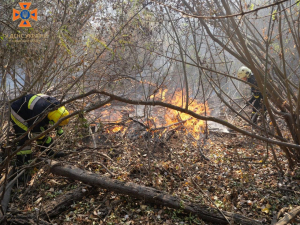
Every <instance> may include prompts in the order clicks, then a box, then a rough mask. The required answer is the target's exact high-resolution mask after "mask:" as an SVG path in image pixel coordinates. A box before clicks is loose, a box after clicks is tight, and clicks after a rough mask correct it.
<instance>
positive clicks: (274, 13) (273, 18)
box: [272, 9, 277, 20]
mask: <svg viewBox="0 0 300 225" xmlns="http://www.w3.org/2000/svg"><path fill="white" fill-rule="evenodd" d="M276 16H277V10H276V9H275V10H274V11H273V13H272V20H276Z"/></svg>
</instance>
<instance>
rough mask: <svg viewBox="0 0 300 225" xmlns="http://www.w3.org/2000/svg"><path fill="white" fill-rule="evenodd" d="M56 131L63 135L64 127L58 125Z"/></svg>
mask: <svg viewBox="0 0 300 225" xmlns="http://www.w3.org/2000/svg"><path fill="white" fill-rule="evenodd" d="M56 133H57V135H58V136H61V135H63V133H64V130H63V129H62V127H58V128H57V131H56Z"/></svg>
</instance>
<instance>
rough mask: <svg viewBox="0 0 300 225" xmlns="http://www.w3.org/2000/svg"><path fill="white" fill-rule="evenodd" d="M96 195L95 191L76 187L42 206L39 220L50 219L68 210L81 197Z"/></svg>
mask: <svg viewBox="0 0 300 225" xmlns="http://www.w3.org/2000/svg"><path fill="white" fill-rule="evenodd" d="M95 193H97V189H89V188H87V187H83V186H81V187H78V188H76V189H74V190H71V191H69V192H67V193H65V194H63V195H60V196H58V197H56V198H55V199H54V200H51V201H48V202H46V203H45V206H43V212H42V213H41V218H43V219H47V218H48V217H50V218H52V217H55V216H57V215H59V214H61V213H62V212H63V211H65V210H66V209H68V208H69V207H70V205H72V204H73V203H74V202H76V201H80V200H81V199H82V198H83V197H85V196H88V195H91V194H95Z"/></svg>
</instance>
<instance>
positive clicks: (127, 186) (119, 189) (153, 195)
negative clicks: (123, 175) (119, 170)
mask: <svg viewBox="0 0 300 225" xmlns="http://www.w3.org/2000/svg"><path fill="white" fill-rule="evenodd" d="M46 162H47V163H48V164H49V165H50V172H51V173H53V174H56V175H59V176H65V177H68V178H71V179H74V180H79V181H82V182H83V183H86V184H89V185H92V186H96V187H100V188H104V189H107V190H109V191H113V192H115V193H120V194H126V195H129V196H132V197H134V198H139V199H142V200H144V201H145V202H149V203H154V204H157V205H164V206H167V207H170V208H175V209H181V210H183V211H184V212H186V213H192V214H194V215H197V216H199V217H200V218H201V219H202V220H204V221H208V222H212V223H216V224H228V221H227V220H226V218H224V217H223V215H222V214H221V213H220V212H219V211H218V210H217V209H214V208H209V207H207V206H204V205H200V204H195V203H190V202H187V201H184V200H182V199H180V198H178V197H175V196H171V195H169V194H168V193H166V192H163V191H160V190H157V189H155V188H151V187H146V186H142V185H138V184H135V183H132V182H122V181H119V180H114V179H111V178H108V177H105V176H101V175H99V174H95V173H92V172H89V171H86V170H82V169H79V168H77V167H74V166H71V165H63V164H62V163H59V162H56V161H50V160H46ZM223 214H224V215H225V216H226V217H227V219H228V220H231V221H234V222H235V223H239V224H244V225H261V224H262V223H261V222H260V221H257V220H253V219H249V218H247V217H245V216H242V215H239V214H236V213H230V212H223Z"/></svg>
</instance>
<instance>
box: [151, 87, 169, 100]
mask: <svg viewBox="0 0 300 225" xmlns="http://www.w3.org/2000/svg"><path fill="white" fill-rule="evenodd" d="M167 91H168V89H164V90H162V89H159V90H156V91H154V93H153V94H152V95H150V99H153V98H155V97H156V98H159V99H161V100H162V101H163V100H165V98H166V93H167Z"/></svg>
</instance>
